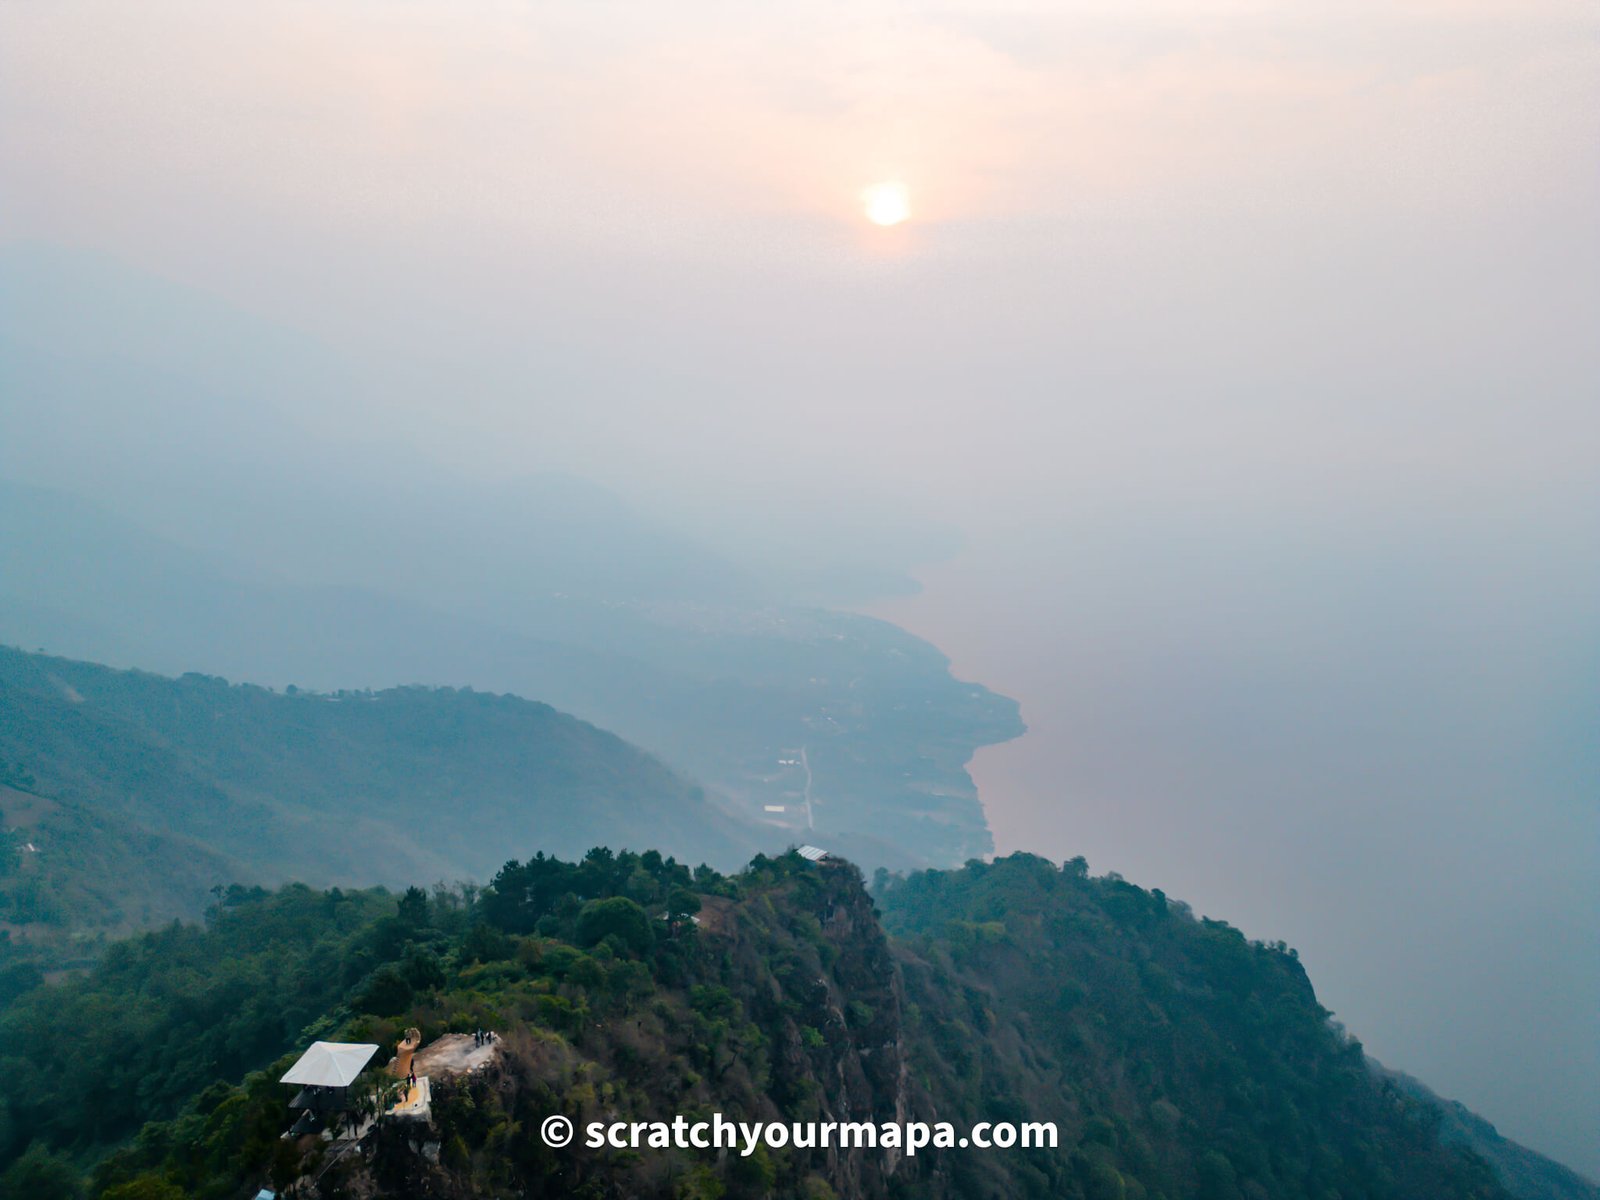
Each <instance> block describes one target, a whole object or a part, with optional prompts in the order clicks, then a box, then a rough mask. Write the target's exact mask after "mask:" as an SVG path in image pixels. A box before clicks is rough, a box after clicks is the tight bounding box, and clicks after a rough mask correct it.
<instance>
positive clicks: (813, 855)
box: [795, 846, 828, 862]
mask: <svg viewBox="0 0 1600 1200" xmlns="http://www.w3.org/2000/svg"><path fill="white" fill-rule="evenodd" d="M795 853H796V854H798V855H799V856H800V857H801V858H803V859H805V860H806V861H807V862H821V861H823V860H824V859H825V858H827V857H828V852H827V851H826V850H824V849H822V847H820V846H801V847H800V848H799V849H797V850H796V851H795Z"/></svg>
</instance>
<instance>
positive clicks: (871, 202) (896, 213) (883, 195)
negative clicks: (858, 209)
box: [861, 183, 911, 225]
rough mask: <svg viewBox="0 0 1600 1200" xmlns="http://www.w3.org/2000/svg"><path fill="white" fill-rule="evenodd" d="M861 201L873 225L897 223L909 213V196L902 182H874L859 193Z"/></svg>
mask: <svg viewBox="0 0 1600 1200" xmlns="http://www.w3.org/2000/svg"><path fill="white" fill-rule="evenodd" d="M861 203H862V206H863V207H864V208H865V209H866V213H867V220H869V221H871V222H872V223H873V224H874V225H898V224H900V222H901V221H904V220H905V219H906V218H907V217H909V216H910V215H911V197H910V196H909V195H908V194H907V193H906V185H905V184H903V183H875V184H873V185H872V186H871V187H869V188H867V189H866V190H865V191H863V192H862V193H861Z"/></svg>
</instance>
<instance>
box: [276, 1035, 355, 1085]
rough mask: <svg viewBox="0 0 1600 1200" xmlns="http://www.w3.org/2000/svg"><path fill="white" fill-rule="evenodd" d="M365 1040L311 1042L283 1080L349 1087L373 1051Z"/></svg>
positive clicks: (301, 1083)
mask: <svg viewBox="0 0 1600 1200" xmlns="http://www.w3.org/2000/svg"><path fill="white" fill-rule="evenodd" d="M377 1052H378V1048H377V1047H376V1046H372V1045H368V1044H366V1043H365V1042H360V1043H357V1042H312V1043H311V1049H309V1050H307V1051H306V1052H305V1053H304V1054H302V1055H301V1056H300V1061H299V1062H297V1063H295V1064H294V1066H292V1067H290V1068H289V1069H288V1071H286V1072H285V1073H284V1076H283V1079H282V1080H281V1081H280V1082H283V1083H297V1084H300V1085H301V1086H302V1087H341V1088H342V1087H349V1086H350V1085H351V1084H352V1083H354V1082H355V1080H356V1076H357V1075H359V1074H361V1069H362V1068H363V1067H365V1066H366V1065H367V1062H368V1061H369V1060H370V1059H371V1058H372V1056H373V1055H374V1054H376V1053H377Z"/></svg>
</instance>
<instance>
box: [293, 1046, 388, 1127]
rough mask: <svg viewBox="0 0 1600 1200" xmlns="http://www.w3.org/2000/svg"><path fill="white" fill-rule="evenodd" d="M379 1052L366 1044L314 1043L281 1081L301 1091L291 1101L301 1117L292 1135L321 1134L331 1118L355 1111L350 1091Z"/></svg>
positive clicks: (295, 1124) (296, 1122)
mask: <svg viewBox="0 0 1600 1200" xmlns="http://www.w3.org/2000/svg"><path fill="white" fill-rule="evenodd" d="M377 1052H378V1047H376V1046H374V1045H369V1044H367V1043H365V1042H359V1043H358V1042H312V1043H311V1047H310V1049H308V1050H307V1051H306V1052H305V1053H304V1054H302V1055H301V1056H300V1058H299V1061H297V1062H296V1063H295V1064H294V1066H292V1067H290V1068H289V1069H288V1070H287V1071H285V1072H284V1074H283V1078H282V1079H281V1080H280V1081H279V1082H281V1083H287V1084H291V1085H293V1086H295V1087H297V1088H298V1089H299V1090H298V1091H297V1092H296V1093H295V1095H294V1098H293V1099H291V1100H290V1101H289V1107H290V1108H291V1109H296V1110H298V1111H299V1114H300V1115H299V1117H298V1118H297V1119H296V1120H295V1123H294V1127H293V1128H292V1129H290V1131H289V1132H290V1133H292V1134H296V1135H298V1134H302V1133H318V1132H320V1131H321V1130H322V1129H324V1128H326V1127H327V1125H328V1123H329V1118H330V1117H333V1116H337V1115H339V1114H343V1113H346V1112H348V1111H350V1110H351V1109H353V1108H354V1107H355V1097H354V1096H352V1095H351V1094H350V1087H351V1085H352V1084H354V1083H355V1081H356V1078H357V1076H359V1075H360V1074H361V1072H362V1071H363V1070H365V1069H366V1066H367V1063H369V1062H370V1061H372V1056H373V1055H374V1054H376V1053H377Z"/></svg>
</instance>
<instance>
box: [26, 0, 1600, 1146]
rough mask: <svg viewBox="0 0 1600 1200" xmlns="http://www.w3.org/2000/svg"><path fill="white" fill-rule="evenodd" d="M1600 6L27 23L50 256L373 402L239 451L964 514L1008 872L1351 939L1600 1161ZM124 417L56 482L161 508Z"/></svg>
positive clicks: (1486, 1109)
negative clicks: (166, 286)
mask: <svg viewBox="0 0 1600 1200" xmlns="http://www.w3.org/2000/svg"><path fill="white" fill-rule="evenodd" d="M1597 28H1600V21H1597V14H1596V11H1595V9H1594V6H1593V5H1592V4H1591V3H1588V2H1583V3H1578V2H1556V0H1478V2H1472V0H1465V2H1450V0H1343V2H1339V3H1333V2H1310V0H1308V2H1303V3H1297V4H1287V3H1278V4H1268V3H1265V2H1251V0H1211V2H1207V0H1096V2H1091V0H1056V2H1053V3H1043V2H1040V0H1017V2H1013V3H985V4H954V3H952V4H936V3H906V4H880V3H871V2H866V3H863V2H858V0H853V2H851V3H848V4H844V3H837V4H829V3H818V2H816V0H807V2H806V3H766V4H761V5H750V4H740V5H735V4H722V3H704V2H702V3H681V4H673V5H661V4H642V3H641V4H625V3H606V2H601V0H585V2H583V3H576V2H574V3H550V4H518V3H487V2H486V3H478V4H473V5H461V4H445V3H442V2H426V0H425V2H416V3H397V2H393V0H386V2H384V3H351V2H345V3H325V2H319V3H315V4H311V3H304V4H302V3H272V4H257V5H218V4H215V3H201V2H198V0H197V2H193V3H165V2H152V3H144V4H139V5H128V4H116V3H109V2H94V3H74V2H72V0H52V2H51V3H42V2H35V0H11V2H9V3H6V4H4V5H0V238H3V239H4V242H5V243H6V244H7V245H19V244H22V243H28V244H40V243H43V244H48V245H52V246H57V247H64V248H68V249H70V250H73V251H88V252H96V253H102V254H104V255H107V256H109V257H110V258H111V259H114V260H116V261H117V262H118V263H120V264H122V265H123V266H124V267H126V268H130V269H132V270H134V271H138V272H143V273H146V274H148V275H149V276H151V277H153V278H156V279H160V280H167V281H171V282H173V283H176V284H180V285H184V286H186V287H190V288H195V289H199V290H200V291H202V292H203V293H208V294H211V295H214V296H215V297H217V298H218V300H219V301H222V302H225V303H226V304H228V305H231V306H233V307H235V308H238V309H242V310H245V311H246V312H249V313H253V314H256V315H258V316H261V317H264V318H266V319H268V320H270V321H272V322H274V323H276V324H278V325H281V326H284V327H286V329H288V330H289V331H292V332H296V333H299V334H304V335H307V336H308V337H309V338H310V339H315V342H314V343H313V342H307V343H305V344H306V345H315V344H316V343H320V344H321V346H322V347H323V348H324V349H325V351H326V353H327V354H328V355H329V356H330V358H331V359H334V360H337V361H338V362H339V363H340V364H342V366H341V370H347V371H348V374H347V376H345V377H346V378H348V380H349V383H348V386H346V387H339V388H330V389H325V390H321V391H318V392H317V393H316V394H315V395H305V394H295V395H286V396H276V395H274V396H271V397H269V400H262V399H261V398H260V397H255V396H253V397H251V398H250V399H249V400H248V401H246V400H244V399H242V398H241V399H240V401H239V411H238V412H237V413H230V412H220V411H219V412H213V413H208V414H205V415H204V423H205V425H206V427H207V428H208V429H209V430H211V432H212V434H213V435H214V436H216V437H220V438H222V439H224V440H226V438H227V436H228V431H229V430H230V429H231V430H234V431H235V432H237V431H239V430H242V429H244V428H247V427H248V426H249V422H250V421H251V420H253V419H256V418H257V417H258V416H259V414H258V413H255V412H254V411H253V408H254V406H256V405H258V404H260V403H268V402H269V401H270V403H271V404H273V405H275V406H277V407H276V408H275V409H274V412H275V413H279V414H280V415H281V416H282V417H283V419H284V420H285V421H286V422H288V423H289V424H288V427H289V428H291V429H293V430H294V431H295V434H296V436H305V435H311V436H313V437H314V438H316V439H320V441H321V442H322V443H325V444H327V445H330V446H339V447H346V448H356V447H365V448H368V449H369V450H370V448H371V447H374V446H378V447H383V448H385V449H384V450H383V451H382V452H383V453H389V452H390V451H392V452H393V453H394V454H395V455H396V456H404V457H405V458H406V460H407V461H408V462H416V461H421V462H426V463H432V464H436V465H437V466H439V467H441V468H451V469H454V470H456V471H459V472H462V473H465V474H468V475H471V476H474V477H476V478H480V479H485V480H495V479H503V478H509V477H513V476H516V475H518V474H521V473H524V472H527V471H530V470H535V469H547V468H561V469H565V470H570V471H575V472H578V473H581V474H586V475H590V476H593V477H595V478H597V479H600V480H603V481H605V482H607V483H609V484H611V485H612V486H614V487H616V488H618V489H619V490H621V491H623V492H624V493H625V494H628V495H630V496H632V497H633V498H635V499H636V500H640V501H642V502H645V503H647V504H649V505H650V506H651V508H652V509H653V510H654V511H657V512H660V513H667V514H675V515H676V516H677V517H678V518H679V519H680V520H682V521H683V522H685V523H686V524H687V525H689V526H690V527H692V528H696V529H699V530H701V531H702V532H704V533H705V535H706V536H708V537H710V538H713V539H720V540H721V541H722V542H723V543H724V544H733V543H734V542H737V541H740V540H744V541H748V540H750V539H753V538H760V537H763V536H766V537H768V538H769V539H770V538H777V537H781V536H784V535H783V533H782V531H785V530H789V529H792V528H793V527H794V526H795V524H796V523H795V522H794V520H793V518H792V516H788V515H786V512H792V511H793V510H794V508H795V507H796V506H805V507H808V508H810V509H820V510H821V511H823V512H825V513H827V514H829V515H830V516H831V518H832V519H833V520H834V521H835V522H836V524H837V525H838V527H839V528H840V529H841V534H840V536H841V537H842V536H845V532H844V531H846V530H847V527H848V526H849V525H851V524H852V523H854V522H855V521H856V517H857V514H860V521H861V522H862V523H864V524H872V523H877V524H878V525H880V526H883V527H886V528H904V529H907V530H911V529H917V530H922V529H925V528H928V527H936V526H941V525H943V526H949V527H952V528H954V529H956V530H959V531H960V532H961V533H962V534H963V535H964V537H965V544H966V547H967V548H966V550H965V551H963V552H962V553H961V554H960V555H958V556H957V557H956V558H954V559H953V560H951V561H950V562H948V563H945V564H943V565H941V566H938V567H937V568H934V569H930V571H929V572H928V575H927V578H928V581H929V583H930V585H931V586H930V591H929V594H928V595H927V596H926V597H925V598H923V599H922V600H920V601H917V602H914V603H912V604H910V605H906V606H901V607H899V608H897V609H896V610H895V611H896V614H897V615H899V616H901V617H902V618H903V619H904V620H905V621H906V622H907V623H909V624H910V625H912V627H914V628H916V629H918V630H919V631H922V632H925V633H927V634H928V635H929V636H931V637H933V638H934V640H936V641H937V642H939V643H940V644H941V645H942V646H944V647H945V648H946V649H947V650H949V651H950V652H951V653H952V654H954V655H955V657H956V659H957V665H958V666H959V667H960V668H961V669H962V670H964V671H966V672H967V673H969V674H971V675H973V676H974V677H977V678H979V679H981V680H983V681H984V682H986V683H988V684H991V685H992V686H995V687H997V688H999V689H1001V690H1009V691H1010V692H1011V694H1014V695H1016V696H1018V697H1019V698H1020V699H1021V700H1022V702H1023V705H1024V714H1025V716H1027V717H1028V718H1029V720H1030V722H1031V723H1032V725H1033V727H1034V732H1033V733H1032V734H1030V735H1029V737H1028V738H1026V739H1024V741H1023V742H1022V743H1019V744H1018V745H1016V746H1014V747H1007V748H1004V749H1000V750H993V751H989V752H986V754H985V755H984V756H983V757H981V758H980V760H979V764H978V774H979V780H980V783H981V784H983V785H984V786H985V788H986V789H987V794H988V798H989V800H990V803H991V808H992V813H993V818H994V821H995V824H996V829H997V834H998V836H999V838H1000V841H1001V844H1002V847H1003V848H1009V847H1013V846H1019V845H1026V846H1028V847H1029V848H1034V849H1038V850H1040V851H1041V852H1046V853H1050V854H1052V855H1054V856H1056V857H1064V856H1066V855H1069V854H1073V853H1078V852H1086V853H1088V855H1089V857H1090V860H1091V863H1092V864H1093V865H1094V866H1095V867H1096V868H1097V869H1102V870H1103V869H1108V868H1115V869H1119V870H1122V871H1123V872H1124V873H1125V874H1127V875H1129V877H1130V878H1134V879H1136V880H1138V881H1140V882H1142V883H1145V884H1148V885H1159V886H1162V887H1164V888H1166V890H1167V891H1169V892H1171V893H1172V894H1175V895H1183V896H1186V897H1188V898H1189V899H1191V900H1193V901H1194V902H1195V903H1196V905H1197V906H1198V907H1200V908H1202V909H1203V910H1205V911H1208V912H1212V913H1215V914H1217V915H1222V916H1226V917H1229V918H1230V919H1233V920H1235V921H1236V923H1238V924H1240V925H1242V926H1244V927H1245V928H1246V929H1248V930H1249V931H1250V932H1251V933H1252V934H1255V935H1258V936H1263V937H1273V938H1276V937H1283V938H1286V939H1287V940H1289V941H1290V942H1291V943H1294V944H1296V945H1299V946H1300V947H1301V949H1302V951H1303V952H1304V953H1305V955H1306V959H1307V962H1308V965H1309V966H1310V968H1311V971H1312V974H1313V978H1314V979H1315V980H1316V981H1317V983H1318V985H1319V988H1320V990H1321V992H1322V994H1323V996H1324V999H1325V1000H1326V1002H1328V1003H1329V1004H1330V1005H1331V1006H1332V1007H1334V1008H1335V1009H1337V1010H1339V1011H1340V1013H1341V1015H1342V1016H1344V1017H1345V1019H1347V1020H1348V1021H1349V1023H1350V1024H1351V1025H1352V1027H1353V1028H1354V1029H1355V1031H1356V1032H1357V1033H1358V1034H1359V1035H1361V1036H1362V1037H1363V1038H1364V1039H1365V1040H1366V1041H1367V1043H1368V1045H1369V1047H1371V1048H1372V1049H1373V1050H1374V1051H1375V1052H1377V1053H1378V1054H1379V1056H1380V1057H1383V1058H1385V1059H1386V1060H1387V1061H1390V1062H1391V1063H1392V1065H1396V1066H1401V1067H1405V1068H1407V1069H1410V1070H1412V1071H1414V1072H1415V1073H1417V1074H1419V1075H1421V1076H1423V1077H1424V1078H1425V1079H1427V1080H1428V1081H1429V1082H1431V1083H1433V1084H1434V1085H1435V1086H1437V1087H1438V1088H1440V1089H1441V1090H1442V1091H1445V1092H1446V1093H1448V1094H1451V1095H1455V1096H1457V1097H1459V1098H1461V1099H1463V1100H1465V1101H1466V1102H1468V1103H1469V1104H1471V1105H1472V1106H1473V1107H1475V1108H1477V1109H1479V1110H1480V1111H1482V1112H1483V1113H1484V1114H1485V1115H1487V1116H1489V1117H1490V1118H1491V1119H1493V1120H1495V1121H1496V1122H1497V1123H1499V1124H1500V1126H1501V1128H1502V1129H1503V1130H1504V1131H1506V1132H1508V1133H1510V1134H1512V1135H1514V1136H1516V1137H1518V1138H1521V1139H1523V1140H1525V1141H1527V1142H1528V1143H1529V1144H1531V1145H1533V1146H1535V1147H1537V1148H1540V1149H1544V1150H1548V1151H1551V1152H1554V1153H1556V1154H1558V1155H1559V1156H1561V1157H1563V1158H1564V1159H1565V1160H1567V1161H1569V1162H1571V1163H1573V1164H1574V1165H1577V1166H1580V1167H1583V1168H1585V1169H1586V1170H1588V1171H1589V1172H1590V1173H1591V1174H1600V1138H1596V1137H1594V1134H1595V1132H1596V1127H1597V1125H1600V1093H1597V1090H1596V1089H1597V1087H1600V1084H1597V1082H1596V1081H1597V1080H1600V1030H1597V1027H1596V1013H1597V1010H1600V947H1597V945H1596V939H1595V936H1594V929H1595V928H1596V918H1597V917H1600V866H1597V862H1600V839H1597V833H1596V812H1597V808H1600V803H1597V796H1600V786H1597V775H1600V771H1597V762H1596V750H1595V747H1596V745H1597V743H1600V732H1597V729H1596V723H1597V717H1596V713H1597V711H1600V710H1597V707H1596V705H1597V701H1600V697H1597V687H1596V680H1597V678H1600V621H1597V617H1596V614H1597V612H1600V587H1597V574H1600V570H1597V558H1600V555H1597V549H1596V547H1597V545H1600V517H1597V514H1600V483H1597V480H1600V404H1597V402H1596V401H1597V381H1600V352H1597V350H1596V344H1597V339H1595V337H1594V336H1593V331H1594V330H1595V329H1597V328H1600V237H1597V226H1596V220H1595V216H1596V213H1597V212H1600V207H1597V205H1600V172H1597V167H1600V158H1597V154H1596V146H1597V144H1600V141H1597V138H1600V52H1597V41H1596V33H1597ZM885 181H889V182H896V183H900V184H903V185H904V187H905V189H906V193H907V195H908V197H909V204H910V210H911V217H910V220H908V221H907V222H906V223H905V224H903V225H900V226H896V227H894V228H890V229H882V228H877V227H875V226H873V225H871V224H870V223H869V222H868V221H867V220H866V219H865V218H864V215H863V212H862V202H861V193H862V190H863V189H864V188H866V187H868V186H869V185H872V184H874V183H880V182H885ZM0 248H3V247H0ZM103 332H104V331H91V333H93V335H94V336H100V334H101V333H103ZM205 334H206V336H210V331H209V330H207V331H205ZM295 345H296V346H297V347H299V345H300V344H299V343H295ZM302 351H303V347H300V348H297V349H295V350H293V351H290V350H286V351H285V355H290V354H299V353H301V352H302ZM317 352H318V353H321V352H322V351H320V350H319V351H317ZM263 390H264V391H270V388H264V389H263ZM103 404H104V411H103V413H101V414H99V415H98V416H96V414H94V413H92V412H91V414H90V416H91V418H93V419H84V415H83V414H82V413H77V414H74V415H73V418H72V420H73V424H72V425H71V426H70V428H69V427H68V426H67V425H65V424H62V423H60V422H58V424H57V426H56V427H55V428H54V432H53V433H52V434H50V435H49V436H46V434H45V433H44V432H41V431H42V430H44V429H45V428H46V427H47V426H49V425H50V417H49V415H48V414H27V413H21V412H18V411H16V410H15V408H14V407H9V406H5V403H4V399H3V398H0V415H3V416H4V417H5V420H6V423H7V425H8V426H10V429H9V431H8V433H7V436H6V438H5V439H3V440H5V441H6V442H8V443H9V449H5V448H3V447H0V467H3V468H4V469H5V470H6V471H7V472H9V473H11V474H13V475H22V476H25V477H26V476H32V477H34V478H35V479H36V480H37V481H40V482H44V481H49V480H55V481H64V482H66V483H69V484H74V485H77V486H82V487H84V488H87V489H88V490H93V487H94V485H95V484H96V482H97V481H98V483H99V485H100V486H101V487H109V486H112V485H111V484H109V483H107V480H108V479H111V478H113V475H115V478H117V479H118V480H120V481H121V484H122V485H123V486H126V483H127V481H129V480H134V479H136V478H138V473H139V471H140V470H141V464H140V462H138V461H124V462H121V463H120V466H119V468H118V470H119V471H120V474H116V473H113V475H108V474H107V473H106V471H105V467H106V464H107V463H108V462H111V461H112V460H114V459H116V457H117V456H118V455H119V454H120V455H122V457H123V458H125V459H138V458H140V456H138V455H129V454H127V453H126V450H127V447H128V445H129V443H128V442H127V441H126V440H123V439H122V438H121V436H120V434H119V435H118V436H116V437H114V436H113V435H112V433H110V432H108V431H111V430H119V431H126V430H127V429H128V428H130V427H131V426H136V425H137V424H138V423H139V421H140V420H141V419H142V417H143V413H142V412H141V411H140V410H139V409H138V408H137V402H135V401H131V400H130V399H129V398H128V397H127V396H126V395H121V396H119V395H107V396H106V397H104V398H103ZM247 407H249V408H252V412H250V413H247V412H246V411H245V409H246V408H247ZM63 420H64V419H63ZM151 436H154V435H151ZM163 436H165V434H163ZM30 438H32V439H33V440H31V441H30ZM238 440H240V441H241V443H243V442H244V439H243V438H242V437H241V438H240V439H238ZM262 445H264V443H254V442H251V443H248V444H241V445H238V446H234V447H232V448H231V452H232V453H234V454H236V455H237V454H248V453H250V452H251V446H256V447H257V450H256V452H257V453H258V455H260V456H262V457H265V456H266V454H267V451H266V450H265V449H261V448H260V447H261V446H262ZM149 461H150V462H154V461H156V460H155V459H154V458H153V457H152V458H151V459H150V460H149ZM144 469H146V470H147V471H148V473H149V474H150V476H151V478H149V479H146V480H145V481H144V482H146V483H149V484H151V485H152V486H154V484H155V483H156V482H159V481H158V480H157V479H156V476H158V475H159V472H157V471H156V469H155V468H154V467H146V468H144Z"/></svg>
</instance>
